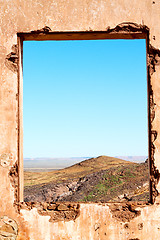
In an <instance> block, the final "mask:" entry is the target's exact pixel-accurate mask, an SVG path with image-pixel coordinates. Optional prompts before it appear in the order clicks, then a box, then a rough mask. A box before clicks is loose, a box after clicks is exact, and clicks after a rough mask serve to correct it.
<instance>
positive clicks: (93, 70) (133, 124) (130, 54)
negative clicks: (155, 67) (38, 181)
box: [23, 39, 148, 157]
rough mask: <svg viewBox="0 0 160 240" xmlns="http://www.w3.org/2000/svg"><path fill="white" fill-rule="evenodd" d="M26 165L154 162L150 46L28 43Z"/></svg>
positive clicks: (142, 43)
mask: <svg viewBox="0 0 160 240" xmlns="http://www.w3.org/2000/svg"><path fill="white" fill-rule="evenodd" d="M23 54H24V55H23V82H24V83H23V85H24V86H23V87H24V89H23V94H24V96H23V121H24V157H92V156H95V157H96V156H99V155H108V156H120V155H121V156H132V155H133V156H134V155H148V137H147V74H146V45H145V40H144V39H141V40H88V41H26V42H24V52H23Z"/></svg>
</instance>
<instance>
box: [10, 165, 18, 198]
mask: <svg viewBox="0 0 160 240" xmlns="http://www.w3.org/2000/svg"><path fill="white" fill-rule="evenodd" d="M9 177H10V181H11V184H12V187H13V188H14V196H15V201H17V200H18V164H17V162H16V163H15V164H14V165H13V167H11V169H10V171H9Z"/></svg>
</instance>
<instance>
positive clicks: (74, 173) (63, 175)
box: [24, 156, 135, 186]
mask: <svg viewBox="0 0 160 240" xmlns="http://www.w3.org/2000/svg"><path fill="white" fill-rule="evenodd" d="M128 164H130V165H134V164H135V163H133V162H129V161H125V160H122V159H119V158H114V157H109V156H99V157H97V158H90V159H87V160H83V161H81V162H80V163H76V164H74V165H72V166H70V167H66V168H64V169H60V170H55V171H51V172H24V185H25V186H31V185H36V184H43V183H49V182H58V183H60V182H63V181H66V180H69V179H70V180H74V179H78V178H82V177H84V176H86V175H88V174H91V173H94V172H99V171H101V170H105V169H109V168H111V167H118V166H121V165H128Z"/></svg>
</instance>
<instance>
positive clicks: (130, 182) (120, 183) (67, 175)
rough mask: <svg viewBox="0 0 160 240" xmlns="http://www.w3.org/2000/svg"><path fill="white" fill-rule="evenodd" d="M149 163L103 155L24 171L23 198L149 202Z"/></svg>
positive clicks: (30, 199)
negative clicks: (65, 165) (51, 168)
mask: <svg viewBox="0 0 160 240" xmlns="http://www.w3.org/2000/svg"><path fill="white" fill-rule="evenodd" d="M148 179H149V178H148V163H147V162H144V163H133V162H129V161H125V160H121V159H117V158H112V157H107V156H100V157H97V158H91V159H87V160H84V161H82V162H80V163H78V164H74V165H73V166H71V167H68V168H65V169H62V170H58V171H53V172H47V173H46V172H44V173H43V172H41V173H37V172H36V173H34V172H25V189H24V201H48V202H51V201H71V202H88V201H90V202H99V201H101V202H108V201H137V200H138V201H148V199H149V181H148Z"/></svg>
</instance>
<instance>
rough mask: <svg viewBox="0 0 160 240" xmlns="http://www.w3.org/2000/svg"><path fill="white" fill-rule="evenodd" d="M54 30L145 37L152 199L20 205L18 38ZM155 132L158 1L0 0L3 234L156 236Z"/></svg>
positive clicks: (159, 140) (87, 239) (59, 238)
mask: <svg viewBox="0 0 160 240" xmlns="http://www.w3.org/2000/svg"><path fill="white" fill-rule="evenodd" d="M55 32H60V33H64V35H63V34H62V35H63V36H62V35H60V38H61V37H62V38H63V37H64V38H66V39H67V38H71V37H72V33H73V32H77V33H81V34H79V35H78V36H79V37H78V38H82V39H83V36H84V37H85V38H88V39H90V38H91V35H90V34H91V33H94V32H100V33H104V35H105V34H107V36H108V38H118V37H117V34H118V36H119V37H120V38H124V37H125V38H143V37H145V38H146V40H147V73H148V74H147V75H148V112H149V161H150V166H149V172H150V193H151V196H150V202H148V203H123V204H122V203H117V204H113V203H86V204H84V203H80V204H79V203H61V204H60V203H59V204H58V203H57V204H56V203H23V202H22V197H23V196H22V195H23V194H22V187H23V181H22V176H23V173H22V172H23V171H22V170H23V169H22V168H23V163H22V161H21V158H22V142H21V139H22V122H21V119H22V109H21V99H22V95H21V93H22V91H21V84H22V78H21V75H22V66H21V60H22V59H21V57H22V55H21V53H22V48H21V47H22V45H21V43H22V41H23V40H25V39H28V40H29V39H35V38H37V39H43V40H45V39H48V38H52V37H53V34H54V33H55ZM66 32H70V34H69V35H67V33H66ZM17 34H18V35H17ZM87 34H89V35H87ZM96 34H98V33H96ZM55 36H56V37H57V38H58V36H59V35H55ZM159 133H160V1H158V0H154V1H153V0H145V1H140V0H132V1H130V0H112V1H110V0H107V1H106V0H66V1H64V0H47V1H46V0H27V1H26V0H0V239H6V240H7V239H8V240H9V239H10V240H11V239H12V240H14V239H17V240H20V239H21V240H27V239H31V240H37V239H38V240H50V239H51V240H52V239H54V240H92V239H93V240H104V239H109V240H117V239H120V240H126V239H127V240H133V239H134V240H136V239H137V240H138V239H139V240H143V239H144V240H146V239H148V240H151V239H152V240H155V239H159V236H160V205H159V203H160V196H159V193H160V182H159V176H160V173H159V171H160V134H159Z"/></svg>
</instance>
